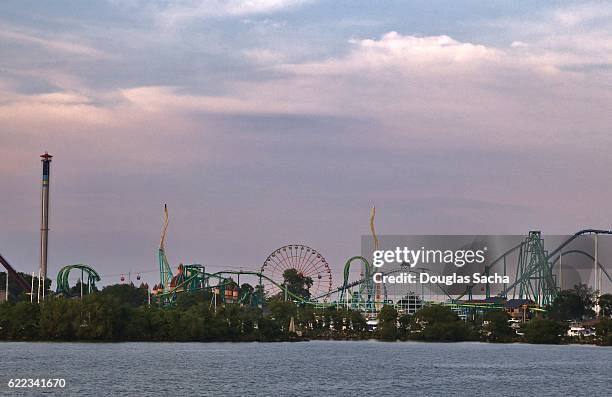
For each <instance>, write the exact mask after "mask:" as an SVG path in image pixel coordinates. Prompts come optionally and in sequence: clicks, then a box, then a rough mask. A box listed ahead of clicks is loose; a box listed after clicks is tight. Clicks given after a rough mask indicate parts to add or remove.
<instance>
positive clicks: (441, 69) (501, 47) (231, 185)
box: [0, 0, 612, 284]
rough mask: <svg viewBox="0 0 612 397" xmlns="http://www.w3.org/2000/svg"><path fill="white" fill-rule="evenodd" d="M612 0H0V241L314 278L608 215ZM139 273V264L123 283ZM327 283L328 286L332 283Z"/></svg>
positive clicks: (25, 261)
mask: <svg viewBox="0 0 612 397" xmlns="http://www.w3.org/2000/svg"><path fill="white" fill-rule="evenodd" d="M611 88H612V5H610V4H609V3H606V2H567V1H539V2H533V1H521V0H515V1H511V2H510V1H492V0H486V1H435V0H427V1H410V2H406V1H377V2H371V1H359V0H350V1H345V0H334V1H326V0H225V1H222V0H206V1H202V0H178V1H172V2H170V1H144V0H106V1H98V2H83V1H54V2H44V3H41V2H38V1H27V0H15V1H12V0H9V1H3V2H1V3H0V159H1V161H0V186H2V187H1V191H2V205H1V206H0V219H1V224H0V225H1V226H0V252H2V254H3V255H4V256H5V257H6V258H7V259H8V260H9V261H11V262H12V263H13V265H14V266H15V267H16V268H17V269H18V270H20V271H24V272H31V271H34V270H35V269H37V268H38V255H39V251H38V241H39V216H40V214H39V211H40V207H39V206H40V204H39V200H40V169H41V166H40V162H39V160H40V159H39V157H38V156H39V155H40V154H42V153H43V152H44V151H49V153H51V154H52V155H53V156H54V160H53V164H52V181H51V219H50V227H51V232H50V247H49V250H50V252H49V269H50V270H49V274H50V276H52V277H54V275H55V274H56V272H57V271H58V270H59V269H60V268H61V267H62V266H64V265H67V264H74V263H88V264H90V265H92V266H93V267H94V268H96V269H97V270H98V272H99V273H100V274H102V276H103V283H114V282H117V281H118V280H119V276H118V275H119V274H120V273H126V274H127V273H128V272H132V273H137V272H143V273H142V276H143V279H144V280H146V281H149V282H150V283H153V282H155V281H157V278H158V273H157V272H156V269H157V246H158V242H159V233H160V230H161V226H162V220H163V205H164V203H167V204H168V208H169V212H170V227H169V230H168V237H167V240H166V249H167V252H168V257H169V260H170V261H171V263H172V264H173V265H176V264H178V263H179V262H183V263H194V262H195V263H203V264H206V265H207V266H209V268H210V269H213V268H214V269H221V268H243V269H257V268H259V267H260V266H261V264H262V263H263V262H264V260H265V258H266V257H267V255H268V254H269V253H270V252H272V251H273V250H274V249H276V248H278V247H280V246H283V245H285V244H291V243H300V244H306V245H309V246H312V247H313V248H315V249H317V250H318V251H320V252H321V253H322V254H323V255H324V256H325V257H326V258H327V260H328V262H329V263H330V264H331V266H332V269H333V272H334V274H335V275H336V276H337V275H339V274H340V272H341V268H342V266H343V263H344V261H345V260H346V259H347V258H349V257H351V256H353V255H356V254H359V252H360V242H361V235H363V234H368V233H369V214H370V208H371V207H372V205H376V208H377V218H376V226H377V230H378V232H379V233H380V234H522V233H526V232H527V231H528V230H533V229H536V230H542V231H543V232H544V233H548V234H566V233H573V232H575V231H577V230H579V229H582V228H585V227H594V228H606V229H607V228H609V225H610V220H612V205H610V203H611V202H612V184H610V183H607V182H608V180H609V175H610V169H612V156H610V155H609V150H610V148H611V147H612V146H611V145H612V135H611V134H610V132H611V131H610V126H612V108H611V107H612V106H611V105H612V101H611V100H612V90H611ZM144 272H148V273H144ZM339 282H340V281H339V278H338V277H336V278H335V282H334V284H339Z"/></svg>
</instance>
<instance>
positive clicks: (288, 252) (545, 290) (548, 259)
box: [0, 206, 612, 316]
mask: <svg viewBox="0 0 612 397" xmlns="http://www.w3.org/2000/svg"><path fill="white" fill-rule="evenodd" d="M374 214H375V212H374V210H373V211H372V217H371V219H370V227H371V231H372V236H373V239H374V241H375V243H376V244H377V242H378V238H377V236H376V234H375V231H374ZM168 225H169V216H168V208H167V206H164V221H163V227H162V233H161V236H160V241H159V248H158V255H157V256H158V266H159V276H160V282H159V284H157V285H155V286H154V288H153V291H152V293H153V295H152V296H153V299H154V300H156V301H157V302H158V303H159V304H160V305H162V306H171V305H173V304H174V302H175V301H176V299H177V297H178V296H179V294H181V293H184V292H196V293H197V292H198V291H201V292H204V291H208V292H209V293H211V294H212V295H213V296H214V297H216V298H215V302H216V300H217V299H220V300H221V301H222V303H239V304H249V305H253V306H261V305H263V304H264V302H265V300H266V299H267V298H269V297H271V296H276V297H277V298H279V299H283V300H290V301H294V302H296V303H299V304H303V305H312V306H315V307H343V308H350V309H353V310H359V311H361V312H363V313H366V314H368V315H371V316H374V315H376V313H377V312H378V311H379V310H380V308H381V307H382V306H383V305H384V304H395V305H398V304H399V302H402V300H403V299H406V298H405V297H404V298H400V299H399V300H396V302H394V301H393V300H392V299H391V298H392V297H391V295H390V292H389V291H388V290H387V286H386V284H384V283H382V284H380V283H375V282H374V280H373V274H374V271H375V268H374V267H373V266H371V264H370V263H369V262H368V260H367V259H366V258H365V257H363V256H353V257H350V258H349V259H348V260H347V261H346V262H345V264H344V269H343V280H342V283H341V284H340V285H339V286H337V287H335V288H334V287H332V273H331V270H330V267H329V265H328V262H327V261H326V259H325V258H324V257H323V255H321V254H320V253H319V252H318V251H316V250H314V249H313V248H311V247H308V246H306V245H302V244H289V245H285V246H283V247H281V248H278V249H276V250H274V251H273V252H272V253H271V254H270V255H269V256H268V258H266V260H265V261H264V263H263V265H262V266H261V268H260V269H258V270H232V269H227V270H222V271H216V272H207V271H206V267H205V266H204V265H200V264H186V265H182V264H181V265H179V266H178V268H177V272H176V274H173V271H172V267H171V266H170V263H169V261H168V258H167V255H166V248H165V245H164V243H165V238H166V234H167V230H168ZM584 235H612V231H610V230H602V229H584V230H580V231H578V232H577V233H575V234H574V235H572V236H570V237H569V238H567V239H566V240H564V241H563V242H562V243H561V244H559V245H558V246H556V247H555V248H554V249H552V250H551V251H547V250H546V249H545V247H544V240H543V238H542V236H541V233H540V232H539V231H531V232H529V233H528V235H527V236H526V237H525V238H524V239H523V240H522V241H521V242H520V243H518V244H516V245H514V246H513V247H511V248H510V249H508V250H507V251H505V252H503V253H502V254H501V255H500V256H499V257H497V258H495V259H494V260H493V261H491V262H490V263H489V264H488V265H486V266H485V267H484V271H483V272H482V273H483V274H484V275H486V276H488V275H490V274H491V273H492V272H503V274H504V275H506V274H507V267H508V265H509V264H510V263H511V262H512V263H513V264H515V265H516V266H515V268H516V270H515V274H514V277H513V281H512V282H510V283H508V284H505V285H504V286H503V288H502V289H501V291H499V292H497V294H495V295H494V294H493V293H492V289H491V285H490V284H489V283H488V282H487V283H486V285H485V286H484V294H482V293H481V294H474V292H473V290H474V288H475V287H476V284H471V285H468V286H466V288H465V290H464V291H463V292H461V293H459V294H456V293H453V294H451V293H450V292H449V291H448V289H447V288H446V286H445V285H442V284H439V283H437V284H433V285H432V287H431V288H434V289H436V293H437V294H439V296H441V297H442V298H443V299H442V301H444V302H445V303H446V304H448V305H450V306H452V307H454V308H457V309H461V310H472V309H474V310H485V309H498V308H500V307H502V306H501V305H502V304H501V302H503V301H504V300H507V299H521V300H528V301H532V302H533V303H534V304H535V306H536V309H534V310H542V308H545V307H546V306H547V305H549V304H550V303H552V302H553V300H554V299H555V297H556V296H557V294H558V293H559V291H560V286H559V285H558V283H557V281H558V280H557V279H556V275H555V273H554V272H555V267H556V266H558V263H559V261H560V258H561V256H562V255H563V256H569V255H578V256H582V257H584V258H587V259H588V260H589V261H592V262H595V261H597V264H596V266H597V268H598V269H599V270H600V271H601V274H602V275H605V277H606V278H607V280H608V281H609V282H611V283H612V277H611V275H610V273H609V272H608V271H607V269H606V267H605V266H604V264H603V263H601V261H600V260H598V259H597V260H596V255H595V256H593V255H591V254H590V253H588V252H586V251H584V250H582V249H575V248H572V247H569V245H570V244H571V243H572V242H573V241H574V240H576V239H577V238H579V237H580V236H584ZM513 258H517V259H516V260H515V259H513ZM0 263H1V264H2V265H3V266H4V267H5V268H6V269H7V270H8V274H9V276H10V277H11V278H12V279H13V280H15V281H16V283H17V284H18V285H19V287H20V288H21V289H23V290H25V291H30V286H29V285H28V283H27V282H26V281H25V280H24V279H23V277H21V275H20V274H19V273H17V272H16V271H15V269H14V268H13V267H12V266H11V265H10V264H9V262H8V261H7V260H6V259H5V258H4V257H3V256H1V255H0ZM288 269H294V270H295V271H296V272H297V274H298V275H299V276H301V277H302V278H303V280H304V282H305V284H306V286H307V287H308V288H307V293H306V294H304V293H297V292H296V291H295V290H292V289H291V288H290V287H289V286H288V285H286V283H285V281H284V279H283V278H284V277H283V276H284V273H285V271H286V270H288ZM355 269H357V270H359V277H358V278H357V279H355V280H351V271H353V273H354V270H355ZM72 271H77V272H79V271H80V272H81V277H80V280H81V285H87V292H90V291H92V290H93V289H95V288H96V283H98V282H100V280H101V277H100V275H99V274H98V273H97V272H96V271H95V270H94V269H93V268H92V267H91V266H88V265H85V264H76V265H69V266H65V267H63V268H62V269H61V270H60V271H59V273H58V275H57V287H56V293H57V294H62V295H65V296H70V293H71V288H70V285H69V282H68V279H69V275H70V273H71V272H72ZM422 271H423V269H413V268H410V267H409V266H402V267H400V268H399V269H394V270H390V271H386V272H382V271H380V269H376V272H377V273H380V274H382V275H386V276H391V275H394V274H397V273H400V272H407V273H415V274H418V273H420V272H422ZM241 278H242V280H243V281H244V280H248V281H250V283H245V284H242V285H241ZM411 294H412V293H411ZM417 295H418V294H417ZM483 295H484V299H480V300H478V299H475V297H476V296H479V297H482V296H483ZM406 296H408V295H406ZM394 297H396V296H394ZM418 301H419V302H420V304H424V303H426V299H425V294H424V292H422V293H421V294H420V295H419V296H418Z"/></svg>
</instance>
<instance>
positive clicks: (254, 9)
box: [158, 0, 313, 25]
mask: <svg viewBox="0 0 612 397" xmlns="http://www.w3.org/2000/svg"><path fill="white" fill-rule="evenodd" d="M311 2H313V0H197V1H193V0H190V1H179V2H176V3H174V4H172V5H171V6H169V7H166V8H162V9H160V10H159V15H158V16H159V18H160V19H161V21H162V22H163V23H164V24H169V25H172V24H176V23H180V22H184V21H188V20H191V19H197V18H210V17H225V16H230V17H231V16H246V15H255V14H265V13H271V12H276V11H280V10H284V9H289V8H292V7H298V6H301V5H303V4H306V3H311Z"/></svg>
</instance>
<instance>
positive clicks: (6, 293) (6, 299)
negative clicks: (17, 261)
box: [4, 270, 9, 302]
mask: <svg viewBox="0 0 612 397" xmlns="http://www.w3.org/2000/svg"><path fill="white" fill-rule="evenodd" d="M8 274H9V272H8V270H7V271H6V291H5V300H4V301H5V302H8Z"/></svg>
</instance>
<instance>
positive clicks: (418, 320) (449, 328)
mask: <svg viewBox="0 0 612 397" xmlns="http://www.w3.org/2000/svg"><path fill="white" fill-rule="evenodd" d="M410 337H411V338H412V339H417V340H426V341H444V342H451V341H465V340H471V339H473V335H472V330H471V328H470V326H469V325H468V324H466V323H465V322H464V321H461V319H460V318H459V316H457V313H455V312H454V311H453V310H452V309H451V308H450V307H447V306H442V305H432V306H425V307H423V308H422V309H420V310H418V311H417V312H416V313H415V314H414V315H413V316H412V321H411V324H410Z"/></svg>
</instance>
